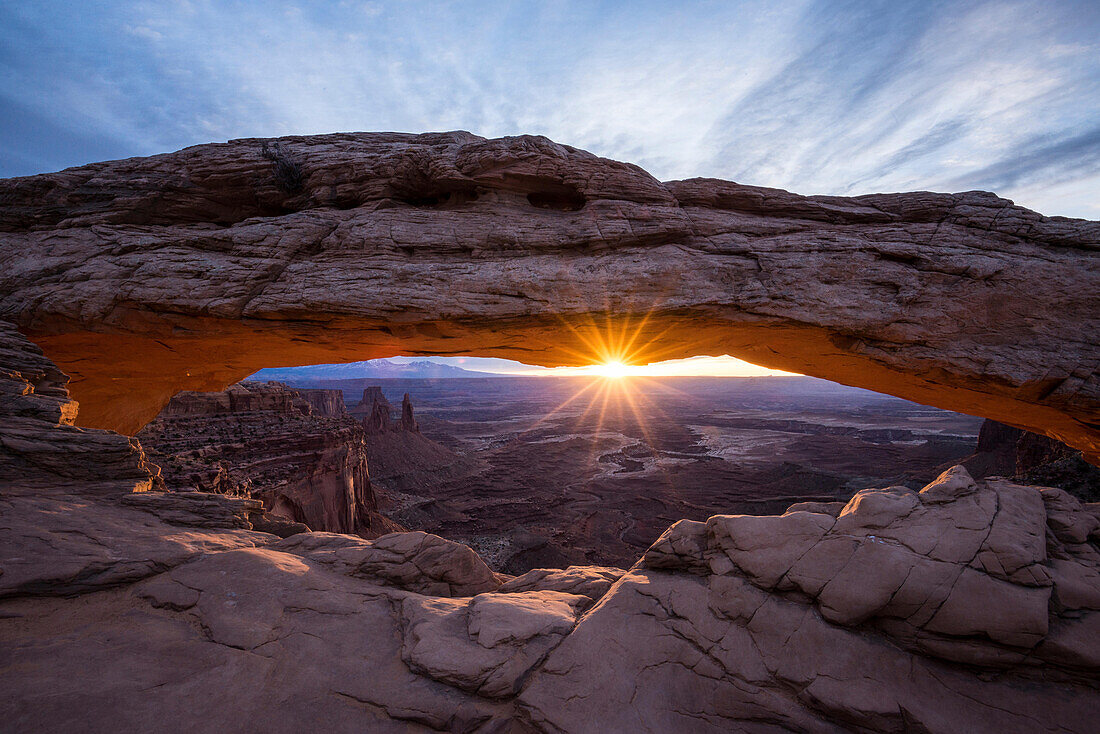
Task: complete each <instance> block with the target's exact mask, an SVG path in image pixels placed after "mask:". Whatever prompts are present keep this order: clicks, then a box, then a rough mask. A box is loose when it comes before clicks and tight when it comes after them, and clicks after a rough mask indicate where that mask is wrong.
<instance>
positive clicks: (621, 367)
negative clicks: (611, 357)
mask: <svg viewBox="0 0 1100 734" xmlns="http://www.w3.org/2000/svg"><path fill="white" fill-rule="evenodd" d="M594 372H595V373H596V374H597V375H600V376H601V377H608V378H611V379H615V380H617V379H619V378H620V377H626V376H627V375H628V374H630V368H629V367H628V366H627V365H625V364H623V363H622V362H604V363H603V364H598V365H596V367H595V370H594Z"/></svg>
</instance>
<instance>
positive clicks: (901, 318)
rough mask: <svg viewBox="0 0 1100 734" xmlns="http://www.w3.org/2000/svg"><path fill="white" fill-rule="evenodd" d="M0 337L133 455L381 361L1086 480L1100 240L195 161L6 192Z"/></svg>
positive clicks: (472, 152)
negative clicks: (317, 369) (953, 444)
mask: <svg viewBox="0 0 1100 734" xmlns="http://www.w3.org/2000/svg"><path fill="white" fill-rule="evenodd" d="M0 262H2V263H3V268H2V269H0V319H5V320H9V321H12V322H14V323H15V324H16V325H17V326H18V328H19V329H20V330H21V331H22V332H23V333H25V334H26V335H28V336H29V337H30V338H31V339H33V340H34V341H35V342H37V343H38V344H39V346H41V347H42V348H43V350H44V351H45V352H46V354H47V356H48V357H49V358H50V359H52V360H53V361H54V362H55V363H57V364H58V365H59V366H60V367H61V368H62V369H63V370H65V371H66V372H67V373H68V374H69V375H70V376H71V377H72V382H71V384H70V390H71V392H72V394H73V396H74V397H75V398H76V399H77V401H78V402H79V403H80V412H79V419H78V420H79V422H80V423H81V424H82V425H87V426H94V427H102V428H111V429H115V430H118V431H121V432H124V433H133V432H134V431H136V430H137V429H138V428H140V427H141V426H142V425H143V424H144V423H145V422H147V421H148V420H150V419H151V418H152V417H153V416H154V415H155V414H156V413H157V412H158V410H159V409H160V408H161V407H162V406H163V405H164V404H165V403H166V402H167V400H168V399H169V397H171V395H172V394H174V393H175V392H176V391H178V390H183V389H188V390H212V389H220V388H222V387H224V386H226V385H227V384H229V383H231V382H234V381H236V380H238V379H241V378H242V377H244V376H246V375H248V374H251V373H252V372H253V371H255V370H256V369H258V368H260V367H273V366H288V365H294V364H308V363H318V362H339V361H350V360H355V359H366V358H372V357H384V356H392V355H394V354H399V353H401V354H442V355H448V354H449V355H460V354H477V355H480V356H499V357H508V358H512V359H520V360H522V361H525V362H530V363H537V364H544V365H562V364H583V363H585V362H586V361H591V360H592V359H594V358H596V357H597V356H599V355H596V354H594V353H593V349H592V346H591V344H590V342H591V341H592V339H593V338H597V339H599V338H602V339H605V340H608V339H611V338H615V337H614V336H613V335H615V334H619V333H620V332H623V333H628V334H630V335H632V336H633V338H634V342H633V347H632V350H631V351H637V353H636V354H635V358H636V359H637V360H638V361H651V360H656V359H670V358H676V357H687V356H693V355H697V354H722V353H729V354H733V355H735V356H738V357H741V358H744V359H747V360H749V361H751V362H755V363H757V364H761V365H765V366H768V367H775V368H779V369H784V370H790V371H794V372H801V373H805V374H809V375H815V376H818V377H823V378H826V379H830V380H834V381H837V382H841V383H845V384H849V385H856V386H860V387H866V388H869V389H872V390H876V391H879V392H884V393H891V394H893V395H897V396H899V397H903V398H907V399H910V400H915V401H918V402H922V403H927V404H932V405H937V406H939V407H942V408H948V409H953V410H960V411H964V412H968V413H972V414H977V415H983V416H986V417H990V418H993V419H996V420H998V421H1001V422H1004V423H1008V424H1012V425H1016V426H1019V427H1021V428H1026V429H1029V430H1033V431H1037V432H1041V433H1045V434H1047V435H1050V436H1053V437H1055V438H1058V439H1060V440H1063V441H1065V442H1067V443H1069V444H1071V445H1073V446H1075V447H1078V448H1080V449H1083V450H1084V451H1085V453H1086V455H1087V456H1089V457H1090V458H1091V460H1093V461H1097V460H1098V459H1100V379H1098V378H1097V374H1096V370H1097V366H1098V365H1100V222H1090V221H1084V220H1073V219H1065V218H1060V217H1053V218H1048V217H1043V216H1041V215H1039V214H1037V213H1035V212H1031V211H1028V210H1026V209H1023V208H1021V207H1017V206H1014V205H1013V204H1012V203H1011V202H1009V201H1006V200H1004V199H1000V198H998V197H996V196H994V195H992V194H988V193H983V192H967V193H963V194H935V193H927V192H917V193H907V194H875V195H869V196H860V197H853V198H843V197H823V196H814V197H804V196H799V195H795V194H791V193H788V192H785V191H779V190H773V189H763V188H757V187H752V186H744V185H740V184H736V183H731V182H726V181H718V180H712V179H692V180H687V181H674V182H666V183H661V182H659V181H657V180H656V179H654V178H653V177H651V176H650V175H648V174H647V173H646V172H645V171H643V170H642V169H640V168H638V167H637V166H633V165H630V164H626V163H619V162H615V161H610V160H606V159H602V158H599V157H596V156H594V155H592V154H590V153H586V152H584V151H581V150H577V149H575V148H571V147H568V146H564V145H559V144H556V143H554V142H552V141H549V140H547V139H545V138H540V137H528V136H522V137H514V138H502V139H496V140H486V139H483V138H480V137H477V136H474V135H471V134H469V133H463V132H455V133H441V134H424V135H410V134H395V133H355V134H334V135H320V136H309V137H291V138H281V139H278V140H274V141H271V140H259V139H246V140H237V141H231V142H229V143H225V144H210V145H200V146H196V147H192V148H187V149H185V150H182V151H179V152H177V153H171V154H165V155H158V156H153V157H149V158H134V159H128V160H123V161H111V162H105V163H95V164H91V165H88V166H83V167H79V168H72V169H68V170H65V171H62V172H59V173H53V174H44V175H40V176H30V177H25V178H17V179H8V180H4V181H0Z"/></svg>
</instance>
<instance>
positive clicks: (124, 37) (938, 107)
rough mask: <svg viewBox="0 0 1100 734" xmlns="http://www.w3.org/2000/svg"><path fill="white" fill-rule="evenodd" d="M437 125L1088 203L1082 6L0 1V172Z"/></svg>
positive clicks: (1097, 41)
mask: <svg viewBox="0 0 1100 734" xmlns="http://www.w3.org/2000/svg"><path fill="white" fill-rule="evenodd" d="M452 129H464V130H469V131H471V132H474V133H477V134H479V135H484V136H490V137H493V136H501V135H511V134H519V133H532V134H542V135H546V136H548V137H550V138H552V139H554V140H557V141H559V142H563V143H568V144H570V145H574V146H577V147H580V148H584V149H587V150H590V151H592V152H594V153H597V154H599V155H603V156H606V157H610V158H616V159H620V160H627V161H631V162H634V163H638V164H639V165H641V166H642V167H643V168H645V169H647V170H648V171H650V172H651V173H652V174H653V175H655V176H656V177H658V178H660V179H662V180H670V179H676V178H685V177H690V176H715V177H721V178H726V179H731V180H736V181H740V182H742V183H748V184H755V185H763V186H775V187H780V188H785V189H789V190H792V191H797V192H799V193H803V194H849V195H851V194H861V193H870V192H876V191H903V190H921V189H928V190H941V191H942V190H947V191H960V190H969V189H986V190H993V191H995V192H997V193H999V194H1001V195H1003V196H1006V197H1008V198H1011V199H1013V200H1015V201H1016V202H1017V203H1020V204H1023V205H1024V206H1028V207H1030V208H1034V209H1036V210H1038V211H1040V212H1042V213H1044V214H1048V215H1065V216H1078V217H1086V218H1093V219H1100V2H1097V1H1096V0H1085V1H1083V2H1068V1H1060V0H1042V1H1037V0H1024V1H1022V2H1005V1H1002V0H995V1H991V2H980V1H973V0H971V1H968V2H944V1H938V0H920V1H919V2H906V1H905V0H889V1H885V2H875V1H874V0H862V1H859V2H852V1H848V0H839V1H838V0H827V1H820V2H806V1H804V0H793V1H789V2H774V1H771V0H769V1H767V2H756V1H755V0H750V1H747V2H734V1H732V0H730V1H717V2H687V1H682V2H667V0H662V1H661V2H641V1H639V2H623V1H620V2H598V1H595V0H587V1H585V2H555V1H554V0H544V1H542V2H477V1H476V0H462V1H461V2H382V1H377V2H363V1H354V2H353V1H350V0H349V1H340V0H330V1H329V2H315V3H309V2H256V1H253V2H206V1H203V0H173V2H121V1H115V2H112V1H110V0H108V1H100V2H76V3H74V2H71V1H69V0H66V2H54V1H53V0H33V2H32V1H27V2H18V1H13V0H3V2H0V176H16V175H27V174H34V173H42V172H46V171H51V170H58V169H60V168H63V167H66V166H72V165H78V164H83V163H88V162H92V161H95V160H103V159H110V158H121V157H129V156H135V155H149V154H153V153H158V152H165V151H170V150H176V149H179V148H181V147H185V146H188V145H193V144H198V143H205V142H211V141H222V140H227V139H232V138H238V137H253V136H278V135H288V134H307V133H325V132H334V131H358V130H398V131H412V132H422V131H438V130H452Z"/></svg>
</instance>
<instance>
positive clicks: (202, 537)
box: [0, 330, 1100, 734]
mask: <svg viewBox="0 0 1100 734" xmlns="http://www.w3.org/2000/svg"><path fill="white" fill-rule="evenodd" d="M0 358H2V359H3V362H2V363H0V367H2V368H3V369H2V370H0V419H3V421H5V422H4V423H3V425H4V426H5V427H6V426H8V425H12V424H9V423H8V422H7V421H8V420H9V419H13V418H14V419H18V421H17V423H16V424H14V425H17V427H18V428H17V430H16V431H12V432H9V431H7V430H4V431H0V439H2V440H3V444H2V446H0V458H2V459H3V460H2V461H0V689H2V690H3V691H4V692H5V695H4V696H2V697H0V717H2V720H3V721H4V722H5V723H6V724H7V725H9V726H11V727H12V728H13V729H16V730H20V731H57V730H68V729H80V730H88V731H121V730H135V731H151V730H157V731H169V732H176V731H178V732H191V731H198V730H204V731H205V730H218V731H243V730H249V731H251V730H263V731H273V732H283V731H286V732H292V731H303V730H311V729H318V728H323V729H324V730H326V731H332V732H360V731H372V732H375V731H376V732H429V731H453V732H481V733H486V734H487V733H489V732H493V733H497V732H545V733H559V732H605V731H615V732H666V731H676V732H715V733H717V732H727V731H744V732H761V733H763V732H776V731H797V732H840V731H856V732H899V733H900V732H911V731H919V732H928V733H930V734H938V733H940V732H944V733H945V734H946V733H952V734H953V733H954V732H958V731H968V732H989V733H990V734H1003V733H1004V732H1009V731H1012V732H1015V731H1062V732H1081V733H1084V732H1090V731H1093V730H1094V729H1095V715H1094V712H1095V711H1096V710H1097V707H1098V706H1100V686H1098V682H1100V553H1098V552H1097V544H1098V542H1100V508H1098V507H1097V506H1095V505H1082V504H1081V503H1079V502H1077V500H1075V499H1073V498H1072V497H1070V496H1069V495H1067V494H1066V493H1064V492H1061V491H1060V490H1050V489H1042V488H1036V487H1026V486H1020V485H1015V484H1012V483H1010V482H1006V481H1000V480H989V481H975V480H974V479H972V478H971V477H970V476H969V475H968V474H967V473H966V471H965V470H963V469H961V468H955V469H952V470H950V471H947V472H945V473H944V474H943V475H942V476H940V477H939V478H938V479H937V480H936V481H934V482H932V483H931V484H930V485H928V486H927V487H925V488H924V489H922V490H921V491H919V492H914V491H912V490H908V489H905V488H902V487H894V488H888V489H870V490H864V491H861V492H859V493H857V494H856V495H855V496H854V497H853V498H852V499H851V500H850V501H849V502H848V503H846V504H844V505H840V504H839V503H801V504H799V505H795V506H792V507H791V508H790V509H789V510H788V512H787V513H786V514H784V515H782V516H764V517H755V516H743V515H742V516H716V517H712V518H710V519H709V520H708V521H707V522H705V523H696V522H687V521H681V522H680V523H677V524H676V525H674V526H672V527H671V528H669V530H668V531H667V532H666V533H665V534H664V535H663V536H662V537H661V538H660V539H659V540H658V541H657V542H656V543H655V544H654V545H653V546H652V547H651V548H650V549H649V551H648V552H647V553H646V555H645V557H644V558H642V559H641V560H640V561H639V562H638V563H637V564H636V565H635V566H634V567H633V568H631V569H630V570H628V571H624V570H621V569H611V568H595V567H572V568H569V569H565V570H549V569H539V570H535V571H531V572H529V573H527V574H525V575H524V576H521V577H519V578H508V577H504V576H501V575H499V574H495V573H493V572H492V571H491V569H489V567H488V566H487V565H486V564H485V563H484V561H482V560H481V558H479V557H478V556H477V554H476V553H474V552H473V551H472V550H470V549H469V548H467V547H465V546H463V545H460V544H457V543H453V542H450V541H447V540H444V539H442V538H439V537H436V536H432V535H429V534H426V533H418V532H414V533H395V534H390V535H386V536H383V537H381V538H378V539H376V540H372V541H368V540H364V539H362V538H357V537H352V536H346V535H338V534H331V533H299V534H296V535H293V536H291V537H288V538H285V539H283V538H279V537H277V536H275V535H271V534H268V533H263V532H256V531H254V530H250V529H248V528H247V524H235V523H234V522H233V518H234V517H237V516H236V515H234V514H233V512H234V505H233V503H234V502H247V500H236V501H234V500H232V499H231V498H225V497H220V496H218V495H208V494H201V493H171V494H164V493H159V492H156V491H152V492H150V491H144V490H148V489H150V488H154V489H155V487H156V476H155V474H156V469H155V467H153V466H152V465H150V464H149V463H148V462H147V461H146V460H145V457H144V453H143V452H142V450H141V448H140V446H139V445H138V443H137V442H136V441H135V440H134V439H131V438H127V437H125V436H120V435H118V434H115V433H111V432H109V431H102V430H95V429H81V428H77V427H74V426H72V425H71V424H70V422H69V421H71V419H72V417H73V411H74V410H75V406H73V405H72V401H71V400H70V399H69V397H68V395H67V393H66V391H65V387H64V375H63V374H61V373H60V372H59V371H58V370H57V368H56V367H54V366H53V365H52V364H50V363H49V361H48V360H46V359H45V358H44V357H43V356H42V355H41V353H40V352H39V351H38V350H37V349H36V348H35V347H34V346H33V345H30V344H28V343H27V342H26V341H25V340H24V339H23V338H22V337H20V336H19V335H18V334H16V333H15V332H14V331H11V330H8V331H0ZM89 447H95V449H94V450H88V449H89ZM135 490H136V492H135ZM158 497H160V498H170V499H171V502H162V501H158V500H157V499H156V498H158ZM137 498H147V499H145V500H141V499H137ZM211 502H213V503H214V506H212V505H210V503H211ZM218 513H221V514H220V515H219V514H218ZM219 517H220V518H222V519H223V520H225V521H226V522H225V523H224V524H219V522H217V520H218V518H219Z"/></svg>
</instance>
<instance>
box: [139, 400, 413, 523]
mask: <svg viewBox="0 0 1100 734" xmlns="http://www.w3.org/2000/svg"><path fill="white" fill-rule="evenodd" d="M138 438H139V439H140V440H141V442H142V444H143V445H144V446H145V447H147V449H148V450H149V451H150V453H151V455H152V456H154V457H155V458H154V461H156V462H157V463H159V464H160V465H161V467H162V469H163V476H164V480H165V482H166V483H167V485H168V487H169V488H171V489H191V488H193V489H199V490H202V491H207V492H219V493H223V494H230V495H236V496H244V497H253V498H256V499H260V500H262V501H263V504H264V507H265V509H266V510H267V511H268V512H269V513H270V514H272V515H275V516H276V517H281V518H285V519H286V520H289V521H292V522H299V523H304V524H305V525H307V526H309V528H310V529H313V530H323V531H328V532H338V533H353V534H357V535H361V536H363V537H368V538H371V537H376V536H377V535H380V534H383V533H386V532H391V531H393V530H396V529H400V526H398V525H396V524H395V523H392V522H390V521H389V520H387V519H386V518H385V517H383V516H382V515H381V514H379V511H378V499H377V497H376V495H375V493H374V490H373V488H372V487H371V483H370V474H369V471H368V463H367V451H366V446H365V444H364V435H363V430H362V429H361V428H360V427H359V425H358V424H357V423H356V422H355V421H354V420H352V419H350V418H348V417H347V415H346V413H345V412H344V407H343V399H342V397H341V395H340V392H339V391H337V390H294V389H290V388H287V387H286V386H285V385H281V384H279V383H266V384H260V383H241V384H239V385H233V386H231V387H230V388H228V389H227V390H225V391H223V392H220V393H186V392H185V393H180V394H179V395H177V396H176V397H174V398H173V399H172V400H171V401H170V402H169V403H168V405H167V406H166V407H165V409H164V410H163V411H162V412H161V414H160V415H159V416H158V417H157V418H156V419H155V420H154V421H153V422H151V423H150V424H149V425H147V426H146V427H145V428H144V429H143V430H142V431H141V432H140V433H139V434H138Z"/></svg>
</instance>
